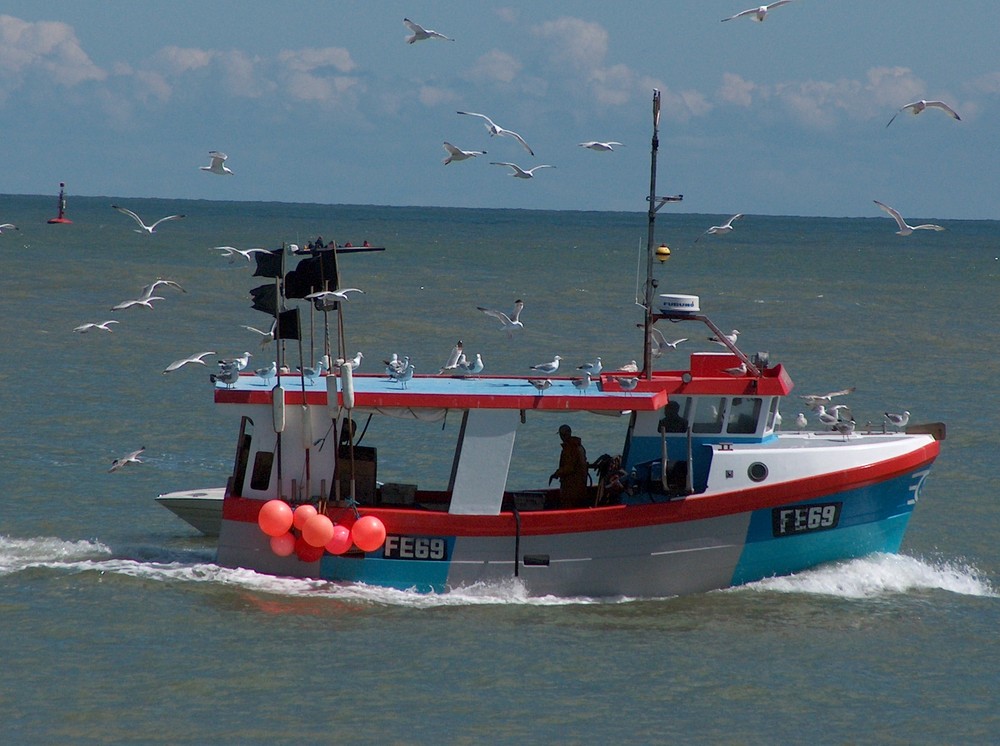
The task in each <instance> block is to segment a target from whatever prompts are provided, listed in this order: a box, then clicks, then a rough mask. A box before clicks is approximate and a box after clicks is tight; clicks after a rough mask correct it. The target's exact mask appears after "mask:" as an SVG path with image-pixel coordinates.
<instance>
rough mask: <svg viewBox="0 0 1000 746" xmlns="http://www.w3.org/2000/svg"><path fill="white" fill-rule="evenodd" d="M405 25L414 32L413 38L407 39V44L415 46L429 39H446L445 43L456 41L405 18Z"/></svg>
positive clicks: (408, 37)
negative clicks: (416, 43)
mask: <svg viewBox="0 0 1000 746" xmlns="http://www.w3.org/2000/svg"><path fill="white" fill-rule="evenodd" d="M403 23H405V24H406V28H408V29H410V31H412V32H413V35H412V36H407V37H406V43H407V44H413V43H415V42H418V41H425V40H427V39H444V40H445V41H455V40H454V39H451V38H449V37H447V36H445V35H444V34H439V33H438V32H437V31H435V30H434V29H430V28H424V27H423V26H421V25H420V24H419V23H414V22H413V21H411V20H410V19H409V18H404V19H403Z"/></svg>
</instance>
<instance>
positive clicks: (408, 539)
mask: <svg viewBox="0 0 1000 746" xmlns="http://www.w3.org/2000/svg"><path fill="white" fill-rule="evenodd" d="M659 100H660V99H659V92H654V98H653V138H652V158H651V170H650V193H649V198H648V201H649V235H648V242H647V244H648V245H647V254H648V260H647V264H648V266H647V273H646V274H647V280H646V285H645V298H644V300H645V304H644V308H645V313H644V324H643V326H644V327H645V329H644V332H645V333H644V335H643V339H644V350H643V363H642V367H641V368H638V366H636V367H637V370H636V371H635V372H624V371H612V372H609V371H600V372H595V374H594V375H593V376H592V377H589V378H582V377H579V376H557V375H554V374H553V375H549V376H547V377H541V378H540V377H538V376H537V375H535V376H532V377H526V376H514V375H481V374H479V375H443V376H442V375H420V374H414V373H413V368H412V367H407V368H404V367H402V366H400V367H399V368H398V369H397V370H396V371H390V372H389V373H387V374H360V373H358V372H355V370H354V369H353V367H352V364H351V362H350V361H343V362H341V363H340V364H339V365H334V366H333V370H331V371H329V372H325V371H319V375H311V374H307V373H299V372H288V373H282V372H281V370H280V368H281V366H280V364H279V370H278V372H277V374H276V375H275V377H274V378H273V379H262V378H261V377H260V376H258V375H251V374H248V373H246V372H244V373H243V374H240V375H233V376H218V377H216V383H215V388H214V397H215V402H216V403H217V404H219V405H221V406H222V407H225V408H226V409H227V410H229V412H230V413H231V414H235V415H237V416H238V419H239V422H240V426H239V432H238V434H237V435H236V438H235V458H234V462H233V469H232V472H231V474H230V475H229V476H228V480H227V484H226V487H225V490H224V491H223V495H222V499H221V502H222V513H221V525H220V528H219V539H218V562H219V564H220V565H223V566H226V567H235V568H249V569H252V570H255V571H258V572H261V573H268V574H274V575H281V576H292V577H300V578H315V579H322V580H326V581H332V582H345V583H366V584H371V585H377V586H386V587H392V588H398V589H411V590H415V591H420V592H436V593H444V592H448V591H449V590H453V589H457V588H463V587H469V586H473V585H476V584H496V583H507V582H511V581H514V582H517V583H520V584H521V585H522V586H523V588H524V590H525V592H527V593H528V594H531V595H555V596H561V597H577V596H585V597H664V596H675V595H681V594H690V593H697V592H703V591H709V590H713V589H719V588H726V587H730V586H734V585H739V584H744V583H748V582H751V581H756V580H759V579H762V578H767V577H770V576H776V575H783V574H789V573H795V572H798V571H801V570H805V569H807V568H812V567H815V566H817V565H820V564H823V563H828V562H834V561H838V560H845V559H849V558H856V557H861V556H864V555H868V554H871V553H877V552H889V553H891V552H896V551H898V550H899V547H900V544H901V542H902V540H903V536H904V532H905V530H906V526H907V523H908V521H909V519H910V516H911V514H912V512H913V510H914V507H915V505H916V504H917V501H918V499H919V497H920V493H921V489H922V487H923V485H924V482H925V480H926V478H927V475H928V473H929V470H930V467H931V464H932V463H933V462H934V460H935V458H936V457H937V455H938V453H939V449H940V443H941V441H942V440H943V438H944V426H943V425H942V424H940V423H932V424H930V425H921V426H915V425H911V426H909V427H908V428H906V429H905V430H897V429H894V428H891V427H886V426H884V425H883V426H882V427H867V428H865V427H856V426H855V423H853V421H837V422H834V423H833V426H832V427H831V429H824V430H819V431H805V430H795V431H785V430H782V429H781V427H780V407H781V403H782V402H783V401H784V400H786V398H787V397H789V395H790V392H791V391H792V381H791V378H790V376H789V374H788V372H787V371H786V369H785V367H784V366H783V365H781V364H780V363H779V364H776V363H773V362H772V361H770V360H769V356H768V355H766V354H764V353H755V354H753V355H747V354H746V353H744V352H743V351H742V350H741V349H740V348H739V346H738V345H737V343H736V340H735V338H729V337H727V336H726V335H725V334H723V333H722V331H721V330H720V329H719V328H718V327H717V326H716V324H715V323H714V322H713V321H712V320H711V319H710V318H709V316H708V315H707V314H706V313H704V312H703V310H702V308H701V300H700V298H699V297H698V296H695V295H687V294H682V293H659V292H657V283H656V282H655V281H654V280H653V279H652V266H653V261H654V257H655V256H656V254H657V252H656V251H655V249H654V240H653V234H654V222H655V216H656V212H657V210H658V209H660V208H661V207H662V206H663V205H665V204H667V203H669V202H672V201H677V200H679V199H680V197H658V196H656V152H657V147H658V134H657V131H658V119H659ZM661 253H662V252H661ZM327 254H328V255H330V257H331V259H330V260H331V261H333V262H334V263H335V262H336V252H327ZM317 266H320V267H322V265H317ZM297 271H299V272H300V273H301V265H300V268H299V270H297ZM274 276H275V277H276V280H275V287H276V291H275V292H277V293H279V295H280V294H281V293H282V289H283V288H285V289H287V287H288V286H289V285H292V284H295V283H289V282H288V275H285V274H284V273H283V270H281V271H280V272H279V273H276V274H275V275H274ZM282 277H283V278H284V281H280V278H282ZM337 278H339V274H337V272H336V269H335V268H334V269H333V270H332V272H331V273H328V274H326V276H325V278H324V280H323V282H324V284H325V285H329V283H330V280H331V279H332V280H333V281H334V282H336V281H337ZM299 279H301V278H299ZM314 287H315V285H314V284H309V285H307V287H306V288H305V290H312V289H313V288H314ZM262 294H263V293H261V295H262ZM310 294H312V293H303V294H299V295H297V296H294V297H304V296H305V295H310ZM256 297H257V296H256V295H255V298H256ZM273 310H274V313H275V319H276V324H277V326H276V328H277V329H279V330H280V329H281V326H282V324H281V323H279V322H281V321H282V319H281V318H280V317H281V316H282V315H283V314H286V313H288V311H285V310H282V304H281V303H278V304H276V305H275V307H274V309H273ZM328 310H329V311H330V312H331V313H332V314H334V315H335V318H336V319H337V320H338V321H337V325H339V324H342V316H341V314H339V312H338V310H337V304H336V302H334V303H333V304H332V307H328ZM661 323H662V324H664V325H666V324H681V325H685V326H686V327H699V328H700V329H704V330H705V332H707V333H710V334H711V335H712V336H713V337H715V338H716V339H717V340H718V342H719V350H718V351H717V352H693V353H692V354H691V355H690V357H689V359H688V362H687V366H686V367H684V368H683V369H681V370H669V371H664V370H654V369H653V361H652V358H653V351H652V350H651V344H650V339H651V337H652V336H653V331H654V329H655V328H656V325H657V324H661ZM287 331H288V333H290V334H294V329H290V330H287ZM338 336H342V335H338ZM688 336H693V334H689V335H688ZM339 351H340V353H341V355H342V356H343V352H344V351H343V350H342V349H340V350H339ZM312 373H316V371H313V372H312ZM571 416H572V417H576V418H591V419H592V420H593V421H594V422H596V423H597V424H596V425H594V426H595V427H604V426H605V425H604V423H607V425H606V426H607V427H608V428H612V427H613V428H616V429H617V430H618V432H619V433H624V436H623V439H622V440H621V441H620V449H617V452H616V453H610V454H606V455H605V456H602V457H601V458H599V459H596V460H595V462H594V463H592V464H587V467H588V472H589V471H593V472H594V473H593V474H592V475H590V476H591V480H588V482H586V483H585V484H584V486H583V487H582V489H577V490H574V491H569V490H567V489H565V485H566V482H565V480H564V483H563V486H562V487H553V486H551V479H550V480H549V481H550V484H538V485H537V486H535V487H534V488H529V489H525V488H524V487H523V485H521V484H520V483H521V481H522V480H521V479H520V478H519V477H520V475H519V474H517V473H516V468H515V463H516V462H515V459H514V458H513V454H514V453H516V452H517V444H518V439H519V437H520V436H521V434H522V432H523V431H524V430H525V428H526V427H527V426H528V425H531V424H536V423H538V422H543V423H547V425H551V432H552V433H553V435H554V434H555V433H556V430H557V426H558V425H560V424H561V423H562V422H563V421H564V420H566V419H568V418H569V417H571ZM402 421H408V424H407V427H410V428H411V429H412V428H418V429H419V428H426V435H425V436H420V435H417V436H411V437H408V438H407V439H406V440H405V442H404V443H403V444H401V445H399V447H401V448H406V449H420V448H433V447H444V448H446V449H448V451H449V453H448V455H447V457H446V459H447V461H448V462H450V464H451V467H450V473H449V476H448V478H447V484H446V485H445V486H444V488H443V489H440V488H438V489H429V488H427V487H425V486H422V485H421V484H420V479H419V477H418V476H417V475H416V474H414V476H413V477H412V478H410V479H405V478H404V479H402V480H399V481H391V482H390V481H380V479H379V469H380V464H379V458H380V453H379V449H378V448H376V447H372V446H370V445H366V443H367V442H369V441H366V440H365V437H366V433H367V434H369V435H370V434H371V433H374V432H378V431H381V432H389V433H392V432H395V431H396V430H397V428H398V427H399V424H398V423H400V422H402ZM362 422H364V425H363V427H359V423H362ZM443 426H446V427H448V430H447V432H448V433H449V436H450V437H444V436H442V435H441V432H442V427H443ZM359 431H360V432H359ZM417 432H419V430H417ZM566 441H568V442H569V443H571V445H570V446H569V447H570V448H571V449H572V448H573V447H574V446H573V445H572V438H571V436H569V435H568V434H567V438H566ZM566 441H564V442H566ZM386 455H387V454H386V453H385V451H384V450H383V452H382V457H383V459H384V458H385V457H386ZM545 457H546V458H548V455H547V454H546V456H545ZM512 485H516V486H512ZM215 499H216V501H217V500H218V497H217V496H216V498H215Z"/></svg>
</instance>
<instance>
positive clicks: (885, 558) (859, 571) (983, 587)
mask: <svg viewBox="0 0 1000 746" xmlns="http://www.w3.org/2000/svg"><path fill="white" fill-rule="evenodd" d="M744 587H745V588H747V589H750V590H754V591H773V592H778V593H814V594H818V595H825V596H840V597H842V598H877V597H880V596H887V595H893V594H903V593H912V592H919V591H928V590H942V591H948V592H950V593H957V594H960V595H965V596H989V597H996V596H997V592H996V591H995V590H994V589H993V588H992V587H991V586H990V584H989V582H987V581H986V580H985V579H984V578H983V577H982V576H981V573H980V572H979V571H978V570H977V569H976V568H975V567H973V566H971V565H968V564H965V563H963V562H960V561H952V560H934V561H927V560H921V559H918V558H916V557H908V556H906V555H902V554H875V555H871V556H870V557H863V558H861V559H855V560H849V561H845V562H838V563H835V564H830V565H824V566H823V567H818V568H816V569H814V570H807V571H805V572H800V573H797V574H795V575H789V576H786V577H780V578H768V579H766V580H761V581H759V582H756V583H750V584H748V585H747V586H744Z"/></svg>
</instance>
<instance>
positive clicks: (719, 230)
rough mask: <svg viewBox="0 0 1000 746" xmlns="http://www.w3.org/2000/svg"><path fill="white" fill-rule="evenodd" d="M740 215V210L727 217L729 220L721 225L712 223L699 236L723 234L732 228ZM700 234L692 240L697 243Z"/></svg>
mask: <svg viewBox="0 0 1000 746" xmlns="http://www.w3.org/2000/svg"><path fill="white" fill-rule="evenodd" d="M742 217H743V213H742V212H740V213H737V214H736V215H733V216H732V217H731V218H729V220H727V221H726V222H725V223H723V224H722V225H713V226H712V227H711V228H709V229H708V230H707V231H705V232H704V233H702V234H701V236H715V235H725V234H726V233H729V232H731V231H732V230H733V223H734V222H735V221H737V220H739V219H740V218H742ZM701 236H698V238H696V239H695V240H694V242H695V243H698V239H700V238H701Z"/></svg>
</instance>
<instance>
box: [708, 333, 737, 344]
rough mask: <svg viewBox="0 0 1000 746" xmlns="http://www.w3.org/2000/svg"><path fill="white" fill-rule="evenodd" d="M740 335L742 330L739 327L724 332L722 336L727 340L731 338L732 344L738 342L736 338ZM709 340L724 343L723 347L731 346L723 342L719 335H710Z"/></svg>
mask: <svg viewBox="0 0 1000 746" xmlns="http://www.w3.org/2000/svg"><path fill="white" fill-rule="evenodd" d="M738 336H740V330H739V329H733V330H732V331H731V332H729V334H723V335H722V337H723V338H725V339H727V340H729V342H730V343H731V344H736V338H737V337H738ZM708 341H709V342H715V344H717V345H722V346H723V347H728V346H729V345H727V344H726V343H725V342H723V341H722V339H720V338H719V337H709V338H708Z"/></svg>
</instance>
